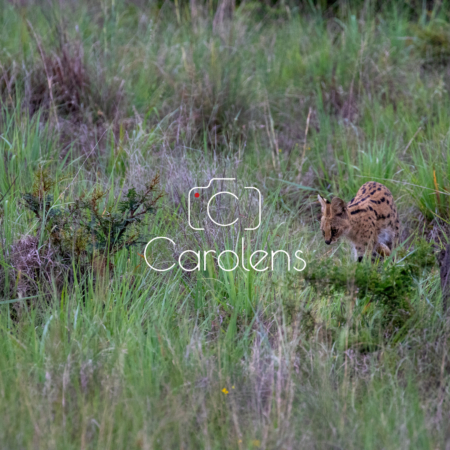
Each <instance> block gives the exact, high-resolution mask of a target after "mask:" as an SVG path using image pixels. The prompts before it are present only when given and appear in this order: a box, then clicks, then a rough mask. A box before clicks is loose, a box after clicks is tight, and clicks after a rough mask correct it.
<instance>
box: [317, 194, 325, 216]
mask: <svg viewBox="0 0 450 450" xmlns="http://www.w3.org/2000/svg"><path fill="white" fill-rule="evenodd" d="M317 198H318V199H319V202H320V206H321V207H322V213H325V211H326V208H327V206H326V205H327V201H326V200H325V199H323V198H322V197H321V196H320V195H318V196H317Z"/></svg>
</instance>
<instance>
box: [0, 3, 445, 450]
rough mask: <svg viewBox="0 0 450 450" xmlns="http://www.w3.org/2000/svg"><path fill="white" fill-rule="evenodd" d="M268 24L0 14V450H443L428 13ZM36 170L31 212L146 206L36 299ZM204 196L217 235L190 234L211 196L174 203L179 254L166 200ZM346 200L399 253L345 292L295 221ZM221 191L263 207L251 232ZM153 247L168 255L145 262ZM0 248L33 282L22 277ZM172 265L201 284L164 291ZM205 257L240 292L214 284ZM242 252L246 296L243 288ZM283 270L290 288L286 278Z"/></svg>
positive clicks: (252, 208) (436, 167)
mask: <svg viewBox="0 0 450 450" xmlns="http://www.w3.org/2000/svg"><path fill="white" fill-rule="evenodd" d="M177 5H178V6H177ZM192 5H194V6H195V5H197V9H196V11H194V10H193V9H192ZM283 5H284V7H283V6H281V7H279V8H274V9H270V8H263V7H261V6H259V5H257V4H246V5H243V6H240V7H238V8H237V9H236V10H235V11H234V14H233V16H232V18H228V16H227V14H226V13H224V16H223V17H224V19H223V20H219V19H220V14H218V15H216V19H215V20H214V15H215V12H216V11H217V5H216V4H215V2H207V3H205V5H203V4H200V2H190V3H189V5H187V4H186V5H185V4H184V3H183V2H174V3H172V2H164V4H163V5H156V3H155V4H149V5H147V4H145V5H144V4H139V3H129V2H126V1H112V2H109V1H106V2H101V3H99V4H98V5H94V4H91V3H89V2H81V3H77V4H76V5H75V4H72V3H70V2H60V3H58V4H51V5H39V4H34V3H33V2H30V3H27V4H23V5H21V6H19V5H18V6H14V5H13V4H12V3H10V2H4V3H1V4H0V98H1V116H0V127H1V128H0V194H1V196H0V248H1V252H0V283H1V286H0V293H1V295H2V298H1V299H0V338H1V340H2V346H1V350H0V417H1V420H0V442H1V443H2V445H1V447H2V448H46V449H47V448H55V449H56V448H58V449H59V448H67V449H70V448H83V449H88V448H101V449H104V448H129V449H134V448H136V449H142V448H145V449H149V448H161V449H163V448H164V449H165V448H184V449H187V448H195V449H197V448H205V449H212V448H239V449H256V448H268V449H272V448H311V449H312V448H346V449H347V448H348V449H351V448H354V449H361V448H368V449H370V448H373V449H379V448H386V449H400V448H405V449H406V448H430V449H431V448H433V449H434V448H446V446H447V445H448V439H449V429H448V426H447V422H448V420H447V418H448V414H449V412H450V411H449V406H448V325H447V323H446V318H445V316H444V314H443V312H442V301H441V294H440V283H439V275H438V267H437V264H435V263H434V255H433V251H434V250H433V244H434V246H436V247H440V246H441V245H442V244H443V243H446V242H447V240H448V237H447V236H448V229H447V226H448V219H449V203H448V189H449V181H448V180H449V155H448V112H447V111H448V99H447V96H448V89H449V79H448V67H447V65H446V62H445V61H443V60H442V59H443V55H445V52H444V51H445V49H446V48H447V47H446V46H447V45H448V42H450V41H449V40H448V32H447V30H448V29H449V28H448V27H449V25H448V7H447V5H446V4H443V5H442V7H438V6H436V8H435V9H434V10H433V11H432V12H430V13H429V14H427V12H426V11H424V10H421V9H417V10H415V11H414V14H411V9H410V6H408V5H406V6H405V5H403V4H395V3H393V4H389V5H386V6H383V7H382V8H381V9H377V8H376V7H375V6H376V5H372V4H371V3H370V2H369V3H367V2H366V3H365V6H361V7H360V6H358V7H356V6H355V7H354V9H353V7H352V8H350V6H351V5H350V4H348V5H347V6H348V8H347V7H345V8H344V7H343V8H341V9H339V14H338V15H337V16H335V17H332V16H330V11H331V12H332V11H334V10H330V11H328V12H320V8H310V7H308V6H306V7H305V6H304V5H303V6H301V7H300V8H298V9H296V8H286V5H288V6H289V5H290V4H289V2H284V3H283ZM188 6H189V7H188ZM291 6H292V5H291ZM436 24H439V27H438V26H437V25H436ZM435 25H436V26H435ZM430 30H437V31H436V32H437V33H438V35H439V36H438V37H439V39H436V37H435V36H434V34H433V33H432V34H433V36H434V37H433V36H431V37H430ZM441 47H442V48H441ZM73 49H77V51H73ZM441 50H442V51H441ZM64 58H67V61H68V64H63V65H61V61H64ZM63 66H64V67H63ZM61 67H63V68H64V70H62V69H61ZM61 70H62V71H61ZM80 73H82V74H83V77H82V81H78V84H77V83H76V82H75V83H74V82H73V81H74V79H75V78H76V77H75V75H76V74H80ZM72 75H74V76H73V77H72ZM76 79H77V80H81V78H76ZM39 167H41V168H45V169H46V170H48V172H49V173H50V174H51V176H52V177H53V179H54V180H56V183H55V184H54V186H52V195H53V199H54V200H53V202H54V206H55V208H56V207H67V206H68V205H70V204H71V203H72V202H74V201H75V199H77V198H80V196H82V195H86V196H88V195H89V194H90V193H92V192H94V191H95V189H98V188H100V187H101V188H102V189H103V190H105V191H106V193H107V194H106V196H105V198H104V203H102V208H104V209H105V211H104V213H105V214H106V213H107V212H108V211H112V213H118V209H117V208H118V205H120V203H119V202H120V200H123V199H124V194H126V192H127V191H128V190H129V189H131V188H133V187H134V188H137V189H140V188H142V186H144V185H145V183H146V182H148V181H150V180H151V179H152V178H153V177H154V176H155V174H157V173H159V174H160V175H161V187H162V189H163V190H164V192H165V196H164V198H163V199H162V201H161V202H159V203H158V206H157V211H156V213H155V214H154V215H151V216H148V217H147V218H146V219H145V221H144V223H143V226H142V228H141V229H140V232H141V236H140V237H141V241H142V242H141V245H140V246H138V247H135V248H132V249H129V250H122V251H120V252H117V253H115V254H114V255H108V257H109V258H110V259H111V261H110V262H111V264H110V265H109V266H108V269H107V270H105V272H99V271H98V270H97V269H96V267H95V265H94V264H93V265H92V267H88V269H87V270H85V271H79V270H77V269H78V268H77V267H68V266H64V267H65V269H64V270H62V269H61V266H57V265H56V264H57V263H58V254H57V252H56V251H55V253H52V255H54V258H55V259H54V261H53V260H52V261H51V262H52V264H53V263H54V265H52V264H47V265H45V276H44V277H41V276H40V274H41V273H42V271H43V270H44V269H43V267H44V266H43V265H42V264H41V265H39V264H40V263H39V261H41V260H40V259H39V258H44V256H45V255H48V253H45V252H46V248H45V245H46V244H48V242H49V241H48V240H46V239H47V238H46V236H48V234H46V233H49V232H51V231H52V230H50V231H49V230H46V229H45V227H44V226H43V224H42V221H41V222H40V221H38V220H37V219H36V218H35V216H33V214H31V212H30V211H29V210H27V208H26V207H25V204H24V201H23V197H22V196H23V194H24V193H27V192H30V191H31V189H32V185H33V177H34V174H35V173H36V171H37V170H38V169H39ZM211 178H236V179H237V180H236V182H235V183H234V184H232V187H231V188H230V189H233V192H234V191H236V192H237V193H238V194H239V197H241V201H240V203H237V202H235V201H234V199H232V198H230V197H228V198H227V200H220V201H221V203H215V204H213V205H212V211H213V215H214V217H216V218H218V219H220V220H221V221H222V223H226V222H227V221H232V220H233V219H234V218H235V217H239V218H240V219H241V221H240V222H239V223H238V224H237V225H235V226H233V227H231V228H220V229H219V227H214V226H212V225H211V223H210V222H208V221H207V220H204V219H202V217H203V218H204V214H205V210H206V201H207V199H208V198H209V197H208V196H207V195H211V193H212V192H214V193H215V192H218V190H219V189H224V188H225V187H226V186H228V185H225V183H224V184H222V185H217V187H216V185H215V186H214V187H213V188H214V189H216V190H212V191H211V192H209V191H208V193H206V192H205V193H204V194H203V196H201V197H200V198H198V200H196V201H197V203H195V206H194V209H193V211H194V213H195V214H198V215H199V217H201V218H200V219H199V220H200V223H202V224H204V225H205V227H204V228H205V230H203V231H198V230H193V229H192V228H190V227H189V225H188V211H187V203H188V193H189V190H190V189H192V188H193V187H194V186H206V185H207V184H208V182H209V180H210V179H211ZM369 180H375V181H380V182H382V183H384V184H385V185H386V186H388V187H389V189H391V191H392V193H393V195H394V198H395V200H396V203H397V205H398V207H399V211H400V217H401V220H402V223H403V229H404V231H403V234H402V236H403V237H402V240H403V241H404V242H403V243H402V246H401V248H400V249H399V250H398V251H397V253H396V255H395V260H394V258H391V259H389V260H387V261H378V262H376V263H374V265H370V264H368V265H367V266H360V267H362V269H363V270H362V271H361V268H360V269H359V272H358V273H356V270H357V269H356V265H355V263H354V262H353V261H352V260H351V256H350V252H349V248H348V246H347V244H345V243H342V244H340V245H338V246H336V247H328V246H325V245H324V243H323V240H322V238H321V236H320V233H319V232H318V228H319V225H318V220H317V217H318V215H319V214H320V208H319V206H318V205H317V203H316V198H317V193H321V194H322V195H325V196H327V197H329V198H331V197H332V196H334V195H339V196H340V197H342V198H343V199H345V200H350V199H351V198H352V197H353V196H354V195H355V194H356V191H357V190H358V188H359V187H360V186H361V185H362V184H363V183H364V182H366V181H369ZM246 186H247V187H248V186H254V187H257V188H258V189H260V191H261V193H262V199H263V202H262V205H263V209H262V223H261V226H260V227H259V228H258V229H257V230H254V231H249V230H245V229H244V228H245V227H246V225H244V224H245V223H247V222H246V221H250V222H251V217H254V216H255V214H257V203H256V201H255V198H253V197H252V196H251V195H250V196H248V197H245V196H244V195H241V194H242V192H243V188H244V187H246ZM224 198H225V197H224ZM108 207H111V210H108V209H107V208H108ZM102 211H103V210H102ZM157 236H165V237H169V238H171V239H173V241H174V242H175V246H172V245H171V244H170V243H168V242H167V241H160V242H159V243H158V245H155V246H154V247H152V248H150V249H148V251H147V253H146V254H145V255H144V248H145V245H146V243H147V242H148V241H149V240H150V239H151V238H154V237H157ZM35 237H38V238H40V240H39V241H38V242H39V244H38V246H37V248H35V247H27V245H28V243H29V242H31V241H30V239H34V238H35ZM242 239H244V243H245V246H244V249H242ZM33 242H34V241H33ZM44 244H45V245H44ZM18 249H22V250H21V251H23V252H24V253H23V254H22V255H20V257H21V258H22V259H21V261H23V260H27V259H26V258H29V259H28V260H29V261H32V262H33V264H36V265H35V266H33V270H31V271H28V272H27V277H28V278H26V277H25V276H24V274H23V273H22V271H21V270H20V268H19V266H18V265H17V263H16V262H17V256H18V255H17V252H18ZM24 249H25V250H24ZM27 249H28V250H27ZM186 250H192V251H193V252H197V251H200V252H201V256H202V259H201V267H200V270H194V271H192V272H187V271H183V270H182V269H181V268H180V267H179V266H178V264H177V260H178V257H179V256H180V254H181V253H182V252H183V251H186ZM208 250H215V252H216V255H215V257H212V256H211V254H210V256H209V257H208V258H207V263H206V269H205V268H204V267H205V266H204V265H203V252H204V251H208ZM224 250H233V251H235V252H236V254H237V255H238V256H239V258H240V259H242V255H244V263H245V268H243V267H242V265H240V266H239V267H238V268H237V269H236V270H234V271H232V272H226V271H224V270H221V269H220V267H219V266H218V261H217V256H218V255H219V254H220V252H222V251H224ZM256 250H265V251H266V252H268V254H269V256H268V259H267V260H266V261H265V262H263V263H261V267H265V266H267V267H269V269H268V270H267V271H265V272H258V271H256V270H254V269H251V268H250V270H246V268H249V267H250V266H249V262H248V259H249V258H250V255H251V254H252V252H254V251H256ZM277 250H285V251H286V252H287V253H288V254H289V255H290V257H291V265H292V267H291V270H290V271H289V270H288V266H287V257H286V255H283V254H278V255H276V257H275V263H274V267H273V270H271V265H270V257H271V252H272V251H277ZM298 250H301V251H302V252H303V253H301V257H302V258H303V259H305V261H306V263H307V267H308V268H309V267H312V268H314V270H313V273H311V270H309V271H308V270H306V271H304V272H297V271H295V270H294V268H293V267H297V268H299V267H301V264H300V263H299V262H296V261H295V258H294V256H293V255H294V254H295V252H296V251H298ZM145 256H147V257H148V258H150V260H151V261H153V262H155V264H157V265H158V266H163V267H165V266H166V265H170V264H172V262H174V263H175V267H174V268H173V269H172V270H171V271H168V272H165V273H157V272H156V271H154V270H151V269H150V268H149V267H148V266H147V265H146V263H145ZM228 256H230V258H229V259H227V258H226V257H224V258H223V264H224V265H225V267H230V266H231V265H233V264H234V260H235V259H234V257H233V258H232V257H231V255H230V254H228ZM260 256H261V255H260ZM36 261H37V262H36ZM267 261H268V263H267ZM182 262H183V264H184V265H185V267H190V268H192V267H194V266H195V263H196V260H195V258H194V255H193V253H190V254H188V255H185V256H184V258H183V259H182ZM241 264H242V261H241ZM72 265H73V266H75V264H72ZM51 267H53V269H50V268H51ZM56 270H59V272H56ZM39 271H41V272H39ZM358 274H359V275H358ZM319 275H320V279H319V280H317V278H318V277H319ZM314 276H315V279H314ZM358 276H359V277H363V276H366V278H367V279H366V278H365V279H364V280H365V281H364V282H365V283H366V284H365V285H364V286H369V287H368V288H367V289H363V288H361V286H363V284H361V282H360V281H361V279H360V278H358ZM370 277H373V278H370ZM374 279H375V280H379V283H378V282H377V284H376V285H375V286H373V283H372V285H371V284H370V280H374ZM61 280H62V281H61ZM367 280H369V281H367ZM21 283H22V284H23V283H25V286H32V289H31V288H30V289H31V290H32V294H30V295H29V297H31V298H27V297H28V294H26V295H25V296H24V295H22V292H25V291H22V290H21V289H19V287H20V286H22V284H21ZM27 283H32V284H29V285H28V284H27ZM358 283H359V284H358ZM399 286H401V287H402V286H403V287H405V286H406V287H405V289H404V291H402V292H405V294H404V295H403V296H402V297H401V298H399V297H398V296H396V295H397V294H396V292H398V289H399ZM396 289H397V290H396ZM31 290H30V292H31ZM21 297H22V298H21ZM24 297H25V298H24ZM380 298H382V299H383V300H382V301H381V300H380ZM386 299H388V300H389V299H390V301H391V303H390V304H389V302H388V300H386ZM403 309H405V310H403ZM406 309H407V310H406Z"/></svg>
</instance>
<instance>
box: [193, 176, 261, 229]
mask: <svg viewBox="0 0 450 450" xmlns="http://www.w3.org/2000/svg"><path fill="white" fill-rule="evenodd" d="M235 180H236V178H211V179H210V180H209V183H208V185H207V186H195V187H193V188H192V189H191V190H190V191H189V194H188V224H189V226H190V227H191V228H192V229H193V230H196V231H204V230H205V229H204V228H196V227H194V226H193V225H192V223H191V193H192V191H199V190H201V189H208V188H209V187H211V183H212V182H213V181H235ZM244 189H253V190H255V191H257V192H258V197H259V200H258V219H259V220H258V225H257V226H256V227H254V228H244V230H249V231H253V230H257V229H258V228H259V227H260V226H261V210H262V205H261V198H262V196H261V191H260V190H259V189H258V188H255V187H253V186H244ZM220 194H228V195H231V196H232V197H234V198H235V199H236V200H237V201H239V197H238V196H237V195H236V194H234V193H233V192H229V191H220V192H217V193H216V194H214V195H212V196H211V198H210V199H209V200H208V204H207V206H206V213H207V214H208V218H209V220H211V222H212V223H214V224H215V225H218V226H219V227H230V226H231V225H234V224H235V223H236V222H237V221H238V220H239V217H237V218H236V219H235V220H234V221H233V222H231V223H226V224H222V223H219V222H216V221H215V220H214V219H213V218H212V217H211V214H210V212H209V207H210V204H211V201H212V199H213V198H215V197H217V196H218V195H220Z"/></svg>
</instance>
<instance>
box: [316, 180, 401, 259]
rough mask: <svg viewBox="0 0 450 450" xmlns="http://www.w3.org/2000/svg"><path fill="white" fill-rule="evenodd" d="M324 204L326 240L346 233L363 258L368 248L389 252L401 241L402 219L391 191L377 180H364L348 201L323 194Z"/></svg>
mask: <svg viewBox="0 0 450 450" xmlns="http://www.w3.org/2000/svg"><path fill="white" fill-rule="evenodd" d="M319 202H320V204H321V206H322V220H321V223H320V229H321V230H322V234H323V237H324V239H325V243H326V244H328V245H329V244H332V243H333V242H336V241H337V240H338V239H339V238H340V237H341V236H345V237H346V238H347V239H349V241H350V242H351V243H352V244H353V248H354V255H355V257H356V258H357V259H358V261H361V259H362V257H363V256H364V254H365V253H366V251H367V252H368V253H369V254H371V253H372V252H376V253H379V254H380V255H383V256H389V255H390V254H391V250H392V249H393V248H394V246H395V245H397V243H398V238H399V229H400V222H399V220H398V213H397V208H396V206H395V203H394V199H393V197H392V194H391V192H390V191H389V189H388V188H387V187H386V186H383V185H382V184H380V183H377V182H376V181H369V182H367V183H365V184H363V185H362V186H361V187H360V188H359V191H358V193H357V194H356V197H355V198H353V199H352V200H350V202H349V203H347V204H346V203H345V202H344V201H343V200H341V199H340V198H338V197H335V198H333V200H332V201H331V202H329V201H328V200H326V199H324V198H322V197H321V196H320V195H319Z"/></svg>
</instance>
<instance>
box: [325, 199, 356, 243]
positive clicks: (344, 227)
mask: <svg viewBox="0 0 450 450" xmlns="http://www.w3.org/2000/svg"><path fill="white" fill-rule="evenodd" d="M318 198H319V202H320V205H321V206H322V220H321V221H320V229H321V231H322V235H323V238H324V239H325V244H328V245H330V244H333V243H334V242H336V241H337V240H338V239H339V238H340V237H341V236H342V235H343V234H345V233H346V232H347V231H348V229H349V228H350V221H349V219H348V213H347V205H346V204H345V202H344V200H341V199H340V198H338V197H334V198H333V200H331V203H330V202H329V201H328V200H326V199H324V198H322V197H321V196H320V195H319V196H318Z"/></svg>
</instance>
